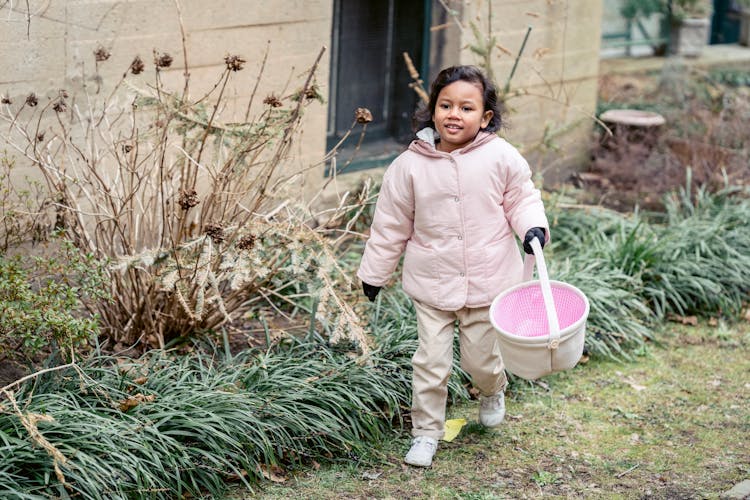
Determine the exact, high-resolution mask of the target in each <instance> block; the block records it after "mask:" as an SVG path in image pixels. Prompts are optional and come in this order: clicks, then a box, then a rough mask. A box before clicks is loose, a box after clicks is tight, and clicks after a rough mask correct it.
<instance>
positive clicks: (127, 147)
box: [122, 144, 133, 154]
mask: <svg viewBox="0 0 750 500" xmlns="http://www.w3.org/2000/svg"><path fill="white" fill-rule="evenodd" d="M131 151H133V146H131V145H130V144H123V145H122V152H123V153H125V154H128V153H130V152H131Z"/></svg>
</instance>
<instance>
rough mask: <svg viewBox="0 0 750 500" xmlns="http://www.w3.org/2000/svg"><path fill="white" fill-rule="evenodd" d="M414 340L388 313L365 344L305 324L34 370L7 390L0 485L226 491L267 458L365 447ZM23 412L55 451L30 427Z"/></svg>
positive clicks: (267, 463)
mask: <svg viewBox="0 0 750 500" xmlns="http://www.w3.org/2000/svg"><path fill="white" fill-rule="evenodd" d="M414 342H415V336H414V332H413V331H412V330H411V329H410V328H402V327H400V326H399V327H398V328H396V327H395V324H393V323H391V322H388V323H387V324H386V325H384V326H383V328H382V329H381V330H380V334H379V335H378V336H377V344H378V348H377V349H376V350H375V351H373V352H372V354H371V355H370V356H368V357H356V356H352V354H353V353H352V352H351V351H348V350H346V349H343V348H341V347H340V346H336V345H331V344H329V343H327V342H326V341H325V340H323V339H322V338H321V337H320V336H319V335H318V334H317V333H315V332H313V334H312V335H311V338H309V339H305V340H295V339H290V340H289V341H288V342H287V343H284V344H282V345H279V346H277V347H276V348H273V349H270V350H268V351H263V350H252V351H245V352H242V353H241V354H239V355H237V356H236V357H233V358H226V359H223V360H220V359H219V356H218V355H215V354H212V353H208V354H200V353H196V354H195V355H194V356H191V357H178V358H174V357H172V356H170V355H169V354H168V353H166V352H164V351H152V352H151V353H150V354H149V355H146V356H144V357H143V358H141V359H138V360H133V361H130V362H126V363H120V364H118V363H116V360H115V359H112V358H107V357H97V358H93V359H90V360H89V361H88V362H87V363H86V364H85V366H83V367H82V369H81V371H76V370H72V369H71V370H68V371H66V372H64V373H60V374H46V375H43V376H40V377H39V379H38V380H37V381H36V383H35V385H34V386H31V385H26V386H24V387H23V388H22V389H21V390H20V391H19V393H18V394H16V395H15V399H16V400H17V405H15V406H14V408H15V409H17V408H23V410H22V412H19V411H15V410H11V409H10V407H9V406H10V405H5V403H4V405H5V406H4V407H3V409H2V412H0V450H2V452H1V453H0V478H2V480H0V496H2V493H3V492H6V493H7V492H9V491H13V492H19V494H24V493H25V494H29V495H31V494H37V495H40V494H51V495H54V494H60V493H62V492H63V491H65V490H67V492H68V494H71V495H80V496H81V497H82V498H132V497H138V498H142V497H148V498H174V496H175V495H177V496H183V495H206V494H210V495H220V494H221V493H222V492H223V491H224V489H225V487H226V483H227V482H228V481H241V482H242V483H244V484H245V485H246V486H250V485H251V484H252V483H254V482H255V481H257V480H258V479H259V478H261V476H262V475H263V473H264V470H266V471H267V470H268V468H269V467H272V466H273V465H278V464H281V465H284V466H294V465H295V464H310V463H312V461H313V460H314V461H328V460H331V459H333V460H337V459H341V460H346V461H351V460H359V459H360V458H361V457H362V456H364V455H365V454H366V453H369V452H368V450H369V449H370V446H371V445H370V444H368V443H373V442H378V441H380V440H383V439H386V438H388V437H389V436H391V435H392V427H393V425H394V424H395V425H396V426H398V425H399V422H400V419H401V415H402V413H403V412H404V410H405V409H406V408H407V407H408V404H409V399H410V389H411V385H410V377H409V376H408V371H407V370H406V369H405V367H406V366H408V364H409V360H410V356H411V351H412V350H413V344H414ZM22 416H23V417H26V420H22V418H21V417H22ZM40 416H44V418H41V417H40ZM30 417H34V418H32V419H31V420H32V421H33V422H34V425H36V426H37V428H38V431H39V432H40V434H39V435H38V436H37V437H39V436H41V438H43V439H46V440H47V441H48V442H49V443H51V444H52V445H53V446H54V448H55V450H56V451H57V452H59V454H61V455H59V454H56V453H54V452H51V453H48V451H50V450H45V449H42V448H41V447H38V446H34V442H36V443H37V444H38V443H39V442H40V441H39V440H36V441H34V439H36V438H34V439H32V440H29V439H28V436H27V428H26V427H25V426H24V425H23V421H25V422H27V423H28V422H29V418H30ZM55 457H57V459H56V458H55ZM55 465H57V466H58V467H59V468H60V471H61V473H62V477H63V478H64V480H65V482H66V483H67V486H66V488H65V490H64V489H63V488H62V486H61V484H60V479H59V477H58V476H56V474H55V471H54V468H55Z"/></svg>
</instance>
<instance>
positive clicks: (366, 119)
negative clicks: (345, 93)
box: [354, 108, 372, 123]
mask: <svg viewBox="0 0 750 500" xmlns="http://www.w3.org/2000/svg"><path fill="white" fill-rule="evenodd" d="M354 118H355V119H356V120H357V123H370V122H371V121H372V112H371V111H370V110H369V109H367V108H357V109H356V110H355V111H354Z"/></svg>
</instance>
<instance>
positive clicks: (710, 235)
mask: <svg viewBox="0 0 750 500" xmlns="http://www.w3.org/2000/svg"><path fill="white" fill-rule="evenodd" d="M688 185H690V180H688ZM550 215H551V219H552V220H553V221H554V223H553V227H552V232H553V235H554V238H553V244H552V246H551V249H550V253H551V255H552V256H551V258H550V261H551V263H550V274H551V275H552V276H553V277H554V278H555V279H558V280H560V281H565V282H568V283H570V284H572V285H574V286H576V287H578V288H580V289H581V290H582V291H583V292H584V293H585V294H586V296H587V297H588V298H589V301H590V304H591V311H590V315H589V318H588V322H587V329H588V333H589V335H588V336H587V339H586V346H587V349H588V350H589V352H591V353H592V354H595V355H605V356H613V355H614V356H624V357H628V351H631V350H632V349H633V348H637V347H638V346H642V345H643V342H644V341H645V340H647V339H654V336H653V327H654V325H655V323H656V322H657V321H658V320H662V319H664V318H665V317H667V316H668V315H670V314H677V315H687V314H696V315H701V316H717V315H726V316H727V317H730V318H731V317H735V316H736V315H737V314H738V313H739V312H740V310H741V309H742V307H743V304H745V303H746V302H747V301H748V299H750V285H748V282H747V279H746V277H747V276H748V275H750V231H748V228H747V224H746V221H747V220H750V199H748V198H747V193H746V192H743V191H742V190H740V189H730V188H727V189H725V190H723V191H720V192H718V193H710V192H708V191H707V190H706V189H700V190H697V191H696V192H695V193H694V194H689V193H688V192H687V191H686V190H682V191H681V192H680V193H675V194H674V195H672V196H671V197H670V198H669V199H668V200H667V213H666V214H665V216H664V217H663V218H657V219H655V220H653V221H648V220H645V219H642V218H639V217H638V216H636V215H630V216H626V215H620V214H617V213H616V212H612V211H608V210H603V209H596V208H591V209H587V210H580V209H578V208H574V209H560V208H559V207H554V206H553V207H551V210H550Z"/></svg>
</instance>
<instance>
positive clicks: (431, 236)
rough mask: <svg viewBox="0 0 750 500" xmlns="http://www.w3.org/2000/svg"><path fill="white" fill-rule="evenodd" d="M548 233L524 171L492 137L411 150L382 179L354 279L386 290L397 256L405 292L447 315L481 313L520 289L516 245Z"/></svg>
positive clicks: (511, 151)
mask: <svg viewBox="0 0 750 500" xmlns="http://www.w3.org/2000/svg"><path fill="white" fill-rule="evenodd" d="M532 227H543V228H545V231H546V234H547V239H548V240H549V224H548V222H547V217H546V216H545V213H544V206H543V205H542V201H541V196H540V193H539V190H537V189H536V188H535V187H534V184H533V182H532V181H531V170H530V169H529V166H528V163H526V160H524V158H523V157H522V156H521V154H520V153H519V152H518V150H516V148H514V147H513V146H511V145H510V144H508V143H507V142H506V141H505V140H503V139H500V138H499V137H498V136H497V135H495V134H491V133H487V132H480V133H479V135H477V137H476V138H475V139H474V141H473V142H472V143H471V144H469V145H468V146H465V147H464V148H461V149H457V150H455V151H453V152H452V153H444V152H441V151H438V150H437V149H435V147H434V146H433V145H432V144H430V143H428V142H426V141H423V140H415V141H413V142H412V143H411V145H410V146H409V148H408V150H407V151H405V152H404V153H402V154H401V155H399V156H398V158H396V159H395V160H394V161H393V163H392V164H391V165H390V166H389V167H388V169H387V170H386V172H385V175H384V176H383V183H382V187H381V189H380V195H379V197H378V201H377V204H376V206H375V215H374V218H373V222H372V227H371V228H370V238H369V239H368V241H367V245H366V247H365V251H364V254H363V256H362V262H361V264H360V267H359V270H358V271H357V276H358V277H359V278H360V279H361V280H362V281H364V282H365V283H369V284H370V285H375V286H383V285H385V284H386V282H387V281H388V280H389V278H390V277H391V274H392V273H393V272H394V270H395V269H396V266H397V265H398V262H399V258H400V257H401V255H402V254H404V253H405V255H404V263H403V275H402V286H403V289H404V291H405V292H406V293H407V294H408V295H409V296H411V297H413V298H414V299H416V300H418V301H419V302H423V303H425V304H428V305H430V306H433V307H436V308H438V309H443V310H446V311H455V310H458V309H461V308H463V307H482V306H487V305H489V304H490V303H492V300H493V299H494V298H495V296H496V295H497V294H499V293H500V292H501V291H503V290H505V289H506V288H508V287H510V286H512V285H514V284H516V283H518V282H520V281H521V279H522V277H521V275H522V270H523V263H522V258H521V253H520V251H519V249H518V244H517V242H516V240H515V238H514V234H513V232H514V231H515V233H516V234H518V235H519V236H520V237H522V238H523V236H524V235H525V234H526V232H527V231H528V230H529V229H531V228H532Z"/></svg>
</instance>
